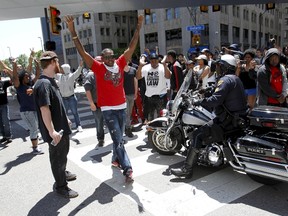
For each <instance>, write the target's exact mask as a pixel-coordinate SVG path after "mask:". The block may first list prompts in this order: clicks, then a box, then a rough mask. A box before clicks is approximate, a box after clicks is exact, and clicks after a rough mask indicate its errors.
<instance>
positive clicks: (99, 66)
mask: <svg viewBox="0 0 288 216" xmlns="http://www.w3.org/2000/svg"><path fill="white" fill-rule="evenodd" d="M115 62H116V64H117V65H118V67H119V73H112V72H111V71H108V70H107V69H106V67H105V66H104V63H101V62H98V61H96V60H94V62H93V64H92V67H91V70H92V71H93V72H94V74H95V75H96V86H97V94H98V101H97V105H98V106H99V107H102V106H118V105H121V104H123V103H125V101H126V99H125V92H124V88H123V82H124V67H125V66H126V64H127V62H126V59H125V57H124V55H121V56H120V57H119V58H118V59H117V60H116V61H115Z"/></svg>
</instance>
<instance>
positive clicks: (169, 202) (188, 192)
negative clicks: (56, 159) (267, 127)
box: [69, 131, 262, 216]
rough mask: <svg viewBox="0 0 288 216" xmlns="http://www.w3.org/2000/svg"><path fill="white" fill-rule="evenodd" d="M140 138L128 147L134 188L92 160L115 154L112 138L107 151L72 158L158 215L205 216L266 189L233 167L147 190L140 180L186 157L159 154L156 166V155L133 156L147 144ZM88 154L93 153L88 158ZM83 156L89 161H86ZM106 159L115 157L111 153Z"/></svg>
mask: <svg viewBox="0 0 288 216" xmlns="http://www.w3.org/2000/svg"><path fill="white" fill-rule="evenodd" d="M76 135H77V136H79V137H78V138H79V139H81V138H80V137H85V138H88V136H89V131H87V132H86V133H85V132H83V133H77V134H76ZM76 135H75V136H76ZM137 135H138V139H136V140H130V141H128V143H127V144H125V148H126V150H127V151H128V155H129V156H130V160H131V164H132V166H133V170H134V173H133V174H134V178H135V182H134V183H133V185H132V186H130V187H129V186H127V185H125V184H124V177H123V176H122V173H121V172H120V171H119V170H118V169H115V168H111V167H110V163H109V165H107V164H106V165H105V163H99V162H97V161H93V160H92V158H91V157H92V156H94V155H97V154H103V153H105V152H107V151H112V141H111V138H110V137H107V139H106V138H105V142H106V143H107V144H111V145H110V146H109V147H106V148H99V149H98V150H95V151H91V149H93V148H94V146H92V145H88V146H83V147H77V148H71V150H70V153H69V159H70V160H71V161H73V162H74V163H75V164H77V165H78V166H80V167H81V168H82V169H84V170H86V171H87V172H88V173H90V174H91V175H93V176H94V177H95V178H97V179H99V180H100V181H102V182H105V183H106V184H107V185H109V186H110V187H112V188H113V189H115V190H117V191H118V192H119V193H121V194H122V195H124V196H126V197H127V198H129V199H131V200H133V201H134V202H135V203H137V205H140V206H142V207H143V208H144V209H145V211H146V212H149V213H151V214H152V215H157V216H159V215H165V216H166V215H167V216H170V215H171V216H172V215H177V216H179V215H180V216H186V215H187V216H188V215H192V214H191V213H192V212H193V215H197V216H198V215H205V214H208V213H209V212H212V211H213V210H216V209H218V208H220V207H222V206H224V205H226V204H228V203H229V202H231V201H233V200H235V199H237V198H239V197H241V196H243V195H245V194H247V193H250V192H251V191H253V190H255V189H257V188H259V187H261V186H262V185H261V184H259V183H256V182H254V181H252V180H250V179H249V178H248V177H247V176H246V175H243V174H239V173H237V172H234V171H233V170H232V169H231V168H230V167H229V168H225V169H222V170H220V171H217V172H214V173H212V174H210V175H207V176H204V177H202V178H200V179H196V180H194V181H191V182H190V183H171V182H169V177H167V182H163V184H176V186H175V185H174V187H175V188H174V189H170V190H168V191H167V192H164V193H160V194H159V193H156V192H154V191H152V190H151V189H149V188H147V187H145V185H143V184H140V183H138V182H137V178H141V177H142V176H144V175H146V174H149V173H152V172H157V171H158V172H163V170H165V169H166V168H167V167H168V166H169V165H173V164H175V163H179V162H180V161H182V160H183V158H182V157H179V156H177V155H176V156H163V155H161V156H160V155H159V157H161V162H162V163H161V164H156V163H152V162H151V163H149V162H147V161H149V157H151V155H153V153H151V152H150V151H145V152H143V153H142V154H141V155H138V156H136V157H131V154H129V148H131V147H136V146H138V145H141V144H142V145H143V144H144V141H143V140H144V138H145V133H143V132H142V133H137ZM87 152H89V154H88V155H87ZM83 155H85V156H86V158H83ZM104 157H111V154H109V155H106V156H104ZM156 157H157V155H156ZM102 159H103V158H102ZM109 160H110V159H109ZM83 161H84V162H83ZM177 184H179V186H178V185H177Z"/></svg>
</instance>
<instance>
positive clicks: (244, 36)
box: [243, 29, 249, 41]
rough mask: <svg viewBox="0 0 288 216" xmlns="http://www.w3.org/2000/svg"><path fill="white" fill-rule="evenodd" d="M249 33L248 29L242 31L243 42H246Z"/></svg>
mask: <svg viewBox="0 0 288 216" xmlns="http://www.w3.org/2000/svg"><path fill="white" fill-rule="evenodd" d="M248 37H249V31H248V29H243V38H244V40H245V41H248Z"/></svg>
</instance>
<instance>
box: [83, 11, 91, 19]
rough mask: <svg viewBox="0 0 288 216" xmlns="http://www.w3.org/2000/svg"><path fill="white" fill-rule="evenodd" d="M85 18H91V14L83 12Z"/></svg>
mask: <svg viewBox="0 0 288 216" xmlns="http://www.w3.org/2000/svg"><path fill="white" fill-rule="evenodd" d="M83 19H88V20H89V19H91V14H90V13H88V12H85V13H83Z"/></svg>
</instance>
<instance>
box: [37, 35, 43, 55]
mask: <svg viewBox="0 0 288 216" xmlns="http://www.w3.org/2000/svg"><path fill="white" fill-rule="evenodd" d="M38 38H39V39H40V43H41V50H42V52H43V43H42V38H41V37H38Z"/></svg>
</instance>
